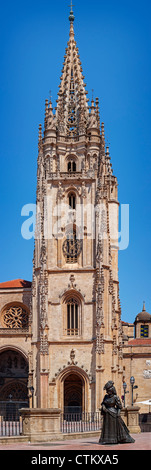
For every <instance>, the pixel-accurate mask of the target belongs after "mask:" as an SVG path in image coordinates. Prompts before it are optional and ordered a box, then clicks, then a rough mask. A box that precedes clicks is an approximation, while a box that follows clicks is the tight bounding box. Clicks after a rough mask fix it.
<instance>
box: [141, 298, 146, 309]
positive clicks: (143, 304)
mask: <svg viewBox="0 0 151 470" xmlns="http://www.w3.org/2000/svg"><path fill="white" fill-rule="evenodd" d="M142 311H143V312H146V308H145V300H144V301H143V310H142Z"/></svg>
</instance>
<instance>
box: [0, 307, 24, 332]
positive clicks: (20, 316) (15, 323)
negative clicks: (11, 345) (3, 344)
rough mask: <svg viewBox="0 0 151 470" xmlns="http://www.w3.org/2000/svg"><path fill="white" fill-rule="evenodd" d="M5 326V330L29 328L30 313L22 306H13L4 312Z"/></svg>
mask: <svg viewBox="0 0 151 470" xmlns="http://www.w3.org/2000/svg"><path fill="white" fill-rule="evenodd" d="M2 321H3V325H4V327H5V328H27V327H28V312H27V310H25V308H23V307H20V306H12V307H9V308H7V310H5V311H4V312H3V319H2Z"/></svg>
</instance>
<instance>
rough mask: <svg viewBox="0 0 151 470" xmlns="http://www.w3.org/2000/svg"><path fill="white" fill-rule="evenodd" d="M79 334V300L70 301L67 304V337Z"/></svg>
mask: <svg viewBox="0 0 151 470" xmlns="http://www.w3.org/2000/svg"><path fill="white" fill-rule="evenodd" d="M78 334H79V304H78V303H77V300H75V299H70V300H68V303H67V335H68V336H77V335H78Z"/></svg>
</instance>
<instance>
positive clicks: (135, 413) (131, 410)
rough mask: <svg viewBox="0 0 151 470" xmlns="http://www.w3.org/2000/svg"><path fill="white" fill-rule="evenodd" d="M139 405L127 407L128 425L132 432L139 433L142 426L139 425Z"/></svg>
mask: <svg viewBox="0 0 151 470" xmlns="http://www.w3.org/2000/svg"><path fill="white" fill-rule="evenodd" d="M139 410H140V408H139V406H128V407H127V426H128V429H129V432H130V433H133V434H135V433H139V432H141V428H140V426H139Z"/></svg>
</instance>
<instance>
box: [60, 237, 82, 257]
mask: <svg viewBox="0 0 151 470" xmlns="http://www.w3.org/2000/svg"><path fill="white" fill-rule="evenodd" d="M62 250H63V254H64V257H65V259H66V263H72V264H74V263H77V261H78V256H79V255H80V253H81V250H82V241H81V240H78V239H77V237H76V231H73V232H72V231H71V232H69V233H68V234H67V239H66V240H65V241H64V243H63V247H62Z"/></svg>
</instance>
